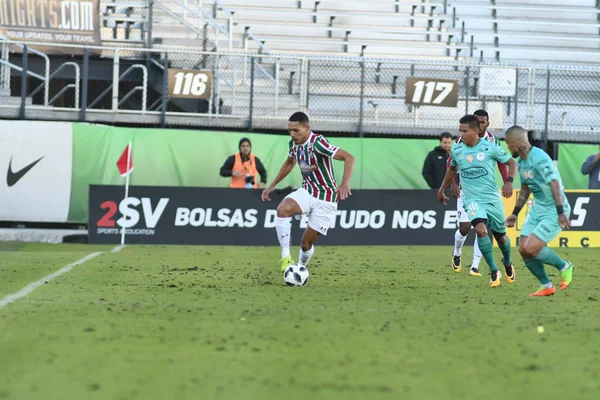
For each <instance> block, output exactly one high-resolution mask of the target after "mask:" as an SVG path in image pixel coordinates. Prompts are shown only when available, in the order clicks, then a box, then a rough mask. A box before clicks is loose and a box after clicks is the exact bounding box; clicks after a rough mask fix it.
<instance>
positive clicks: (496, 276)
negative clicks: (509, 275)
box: [490, 269, 502, 288]
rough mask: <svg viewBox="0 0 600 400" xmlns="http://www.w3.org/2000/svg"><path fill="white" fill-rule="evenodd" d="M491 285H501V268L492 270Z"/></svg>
mask: <svg viewBox="0 0 600 400" xmlns="http://www.w3.org/2000/svg"><path fill="white" fill-rule="evenodd" d="M490 276H491V279H490V286H491V287H493V288H495V287H498V286H500V278H501V277H502V272H500V270H499V269H497V270H495V271H492V272H490Z"/></svg>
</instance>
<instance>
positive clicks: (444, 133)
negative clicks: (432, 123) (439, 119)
mask: <svg viewBox="0 0 600 400" xmlns="http://www.w3.org/2000/svg"><path fill="white" fill-rule="evenodd" d="M445 138H450V139H452V134H451V133H450V132H443V133H442V134H441V135H440V142H441V141H442V139H445Z"/></svg>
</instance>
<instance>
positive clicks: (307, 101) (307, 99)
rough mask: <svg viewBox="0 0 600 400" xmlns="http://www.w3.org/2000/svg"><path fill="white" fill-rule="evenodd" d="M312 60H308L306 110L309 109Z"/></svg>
mask: <svg viewBox="0 0 600 400" xmlns="http://www.w3.org/2000/svg"><path fill="white" fill-rule="evenodd" d="M309 85H310V60H306V110H308V104H309V100H310V90H308V88H309V87H310V86H309Z"/></svg>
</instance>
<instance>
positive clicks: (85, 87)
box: [79, 47, 90, 122]
mask: <svg viewBox="0 0 600 400" xmlns="http://www.w3.org/2000/svg"><path fill="white" fill-rule="evenodd" d="M89 64H90V53H89V50H88V48H87V47H86V48H85V49H83V68H82V69H83V76H82V85H81V113H80V115H79V120H80V121H82V122H85V119H86V111H87V96H88V78H89Z"/></svg>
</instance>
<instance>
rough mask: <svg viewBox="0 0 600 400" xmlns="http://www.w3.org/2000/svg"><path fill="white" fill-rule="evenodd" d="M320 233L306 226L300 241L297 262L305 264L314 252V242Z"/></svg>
mask: <svg viewBox="0 0 600 400" xmlns="http://www.w3.org/2000/svg"><path fill="white" fill-rule="evenodd" d="M320 235H321V234H320V233H319V232H317V231H316V230H314V229H313V228H311V227H310V226H307V227H306V230H305V231H304V235H302V243H300V254H299V255H298V264H300V265H303V266H305V267H306V266H307V265H308V262H309V261H310V259H311V258H312V256H313V254H314V253H315V242H316V241H317V239H318V237H319V236H320Z"/></svg>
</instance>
